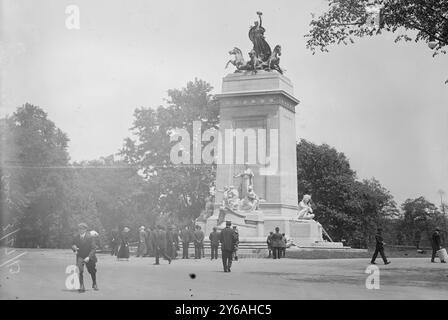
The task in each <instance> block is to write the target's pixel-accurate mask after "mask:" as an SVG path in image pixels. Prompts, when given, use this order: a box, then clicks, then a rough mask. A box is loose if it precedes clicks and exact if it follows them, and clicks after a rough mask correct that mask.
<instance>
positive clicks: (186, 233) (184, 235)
mask: <svg viewBox="0 0 448 320" xmlns="http://www.w3.org/2000/svg"><path fill="white" fill-rule="evenodd" d="M190 236H191V235H190V230H189V229H188V226H185V227H184V228H183V229H182V231H181V232H180V238H181V240H182V259H188V247H189V246H190V242H191V240H192V239H191V238H190Z"/></svg>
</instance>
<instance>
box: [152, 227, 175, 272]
mask: <svg viewBox="0 0 448 320" xmlns="http://www.w3.org/2000/svg"><path fill="white" fill-rule="evenodd" d="M153 239H154V249H155V256H156V262H155V263H154V264H160V263H159V258H160V256H162V257H163V258H165V259H166V260H168V263H170V264H171V257H169V256H168V255H167V254H166V248H167V242H168V241H167V236H166V231H165V230H164V228H163V227H162V226H161V225H158V226H157V230H156V231H155V232H154V238H153Z"/></svg>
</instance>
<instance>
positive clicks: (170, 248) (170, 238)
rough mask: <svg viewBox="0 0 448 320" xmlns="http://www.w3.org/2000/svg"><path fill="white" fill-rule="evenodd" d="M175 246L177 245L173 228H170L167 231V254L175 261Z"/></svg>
mask: <svg viewBox="0 0 448 320" xmlns="http://www.w3.org/2000/svg"><path fill="white" fill-rule="evenodd" d="M174 245H175V244H174V232H173V228H172V227H171V226H168V228H167V231H166V254H167V256H169V257H170V258H171V259H174V256H175V252H176V249H175V246H174Z"/></svg>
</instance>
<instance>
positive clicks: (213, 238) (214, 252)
mask: <svg viewBox="0 0 448 320" xmlns="http://www.w3.org/2000/svg"><path fill="white" fill-rule="evenodd" d="M208 238H209V240H210V247H211V256H212V257H211V260H213V259H218V247H219V232H218V229H217V228H216V227H213V232H211V233H210V235H209V236H208Z"/></svg>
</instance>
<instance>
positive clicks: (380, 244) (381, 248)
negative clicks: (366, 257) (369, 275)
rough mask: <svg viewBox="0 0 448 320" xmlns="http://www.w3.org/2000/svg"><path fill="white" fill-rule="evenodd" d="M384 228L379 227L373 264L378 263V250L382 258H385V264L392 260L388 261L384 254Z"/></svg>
mask: <svg viewBox="0 0 448 320" xmlns="http://www.w3.org/2000/svg"><path fill="white" fill-rule="evenodd" d="M382 232H383V230H382V229H381V228H378V230H377V233H376V235H375V242H376V244H375V252H374V253H373V257H372V261H370V263H371V264H376V263H375V260H376V257H377V256H378V252H379V253H380V255H381V258H383V261H384V264H389V263H390V261H387V258H386V255H385V254H384V244H385V243H384V241H383V235H382Z"/></svg>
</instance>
